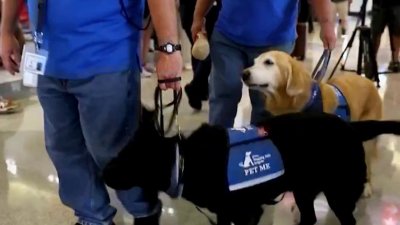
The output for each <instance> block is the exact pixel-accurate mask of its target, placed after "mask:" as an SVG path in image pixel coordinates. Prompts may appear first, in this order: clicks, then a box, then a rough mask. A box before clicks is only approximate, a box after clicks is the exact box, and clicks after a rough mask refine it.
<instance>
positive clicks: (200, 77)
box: [180, 0, 220, 96]
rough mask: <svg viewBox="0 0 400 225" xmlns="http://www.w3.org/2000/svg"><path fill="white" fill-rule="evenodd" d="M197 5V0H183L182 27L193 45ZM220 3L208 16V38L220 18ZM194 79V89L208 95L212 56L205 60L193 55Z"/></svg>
mask: <svg viewBox="0 0 400 225" xmlns="http://www.w3.org/2000/svg"><path fill="white" fill-rule="evenodd" d="M195 7H196V0H181V2H180V15H181V21H182V28H183V29H184V30H185V33H186V35H187V36H188V38H189V40H190V43H191V44H192V45H193V43H194V42H193V39H192V32H191V27H192V23H193V14H194V9H195ZM219 9H220V4H218V6H213V7H212V8H211V9H210V11H209V12H208V14H207V16H206V31H207V36H208V39H209V40H210V37H211V35H212V32H213V30H214V25H215V22H216V21H217V18H218V13H219ZM192 67H193V80H192V82H191V83H190V85H191V86H192V89H193V91H194V92H195V93H196V94H198V95H201V96H204V95H208V77H209V75H210V72H211V57H210V56H208V57H207V58H206V59H205V60H203V61H201V60H197V59H195V58H194V57H193V56H192Z"/></svg>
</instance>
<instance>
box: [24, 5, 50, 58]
mask: <svg viewBox="0 0 400 225" xmlns="http://www.w3.org/2000/svg"><path fill="white" fill-rule="evenodd" d="M46 1H47V0H29V1H28V8H29V14H30V15H31V16H30V21H31V27H32V36H33V41H34V42H35V45H36V50H39V49H40V47H41V45H42V44H43V25H44V23H45V13H46Z"/></svg>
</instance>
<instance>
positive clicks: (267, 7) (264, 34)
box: [216, 0, 298, 47]
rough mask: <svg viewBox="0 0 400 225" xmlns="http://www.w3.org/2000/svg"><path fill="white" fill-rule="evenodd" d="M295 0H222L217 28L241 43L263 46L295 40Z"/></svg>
mask: <svg viewBox="0 0 400 225" xmlns="http://www.w3.org/2000/svg"><path fill="white" fill-rule="evenodd" d="M297 15H298V0H251V1H244V0H222V9H221V11H220V14H219V17H218V21H217V23H216V29H217V31H219V32H220V33H222V34H223V35H224V36H226V37H227V38H228V39H230V40H232V41H233V42H236V43H238V44H241V45H245V46H251V47H264V46H271V45H280V44H286V43H289V42H294V41H295V39H296V24H297Z"/></svg>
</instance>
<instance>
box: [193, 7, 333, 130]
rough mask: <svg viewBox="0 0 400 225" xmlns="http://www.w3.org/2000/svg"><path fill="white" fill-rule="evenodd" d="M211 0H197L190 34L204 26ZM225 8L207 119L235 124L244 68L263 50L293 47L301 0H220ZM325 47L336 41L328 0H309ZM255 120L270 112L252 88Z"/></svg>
mask: <svg viewBox="0 0 400 225" xmlns="http://www.w3.org/2000/svg"><path fill="white" fill-rule="evenodd" d="M212 3H213V0H197V4H196V10H195V13H194V19H193V25H192V38H193V39H194V40H195V39H196V36H197V34H198V33H199V32H202V31H203V30H204V27H203V26H204V16H205V15H206V13H207V10H208V9H209V8H210V6H211V5H212ZM221 4H222V8H221V11H220V12H219V17H218V20H217V22H216V25H215V29H214V32H213V34H212V37H211V53H210V54H211V61H212V72H211V76H210V81H209V82H210V84H209V85H210V87H209V89H210V93H209V104H210V110H209V122H210V123H211V124H214V125H220V126H224V127H232V126H233V123H234V119H235V116H236V111H237V105H238V103H239V101H240V99H241V97H242V81H241V74H242V71H243V69H244V68H245V67H248V66H250V65H251V64H252V63H253V60H254V58H256V57H257V56H258V55H260V54H261V53H263V52H265V51H268V50H281V51H285V52H287V53H288V54H290V53H291V52H292V49H293V46H294V42H295V40H296V24H297V16H298V0H262V1H243V0H222V2H221ZM311 4H312V6H313V8H314V11H315V13H316V16H317V18H318V19H319V23H320V24H321V39H322V41H323V43H324V47H325V48H329V49H333V48H334V46H335V42H336V36H335V32H334V23H333V14H332V13H333V12H332V8H331V7H332V6H331V2H330V0H311ZM250 98H251V103H252V106H253V110H252V119H251V122H252V123H253V124H254V123H256V122H257V121H258V120H259V119H260V118H262V117H264V116H268V115H269V113H268V112H266V111H265V110H264V101H265V99H264V97H263V96H261V94H259V93H258V92H256V91H250Z"/></svg>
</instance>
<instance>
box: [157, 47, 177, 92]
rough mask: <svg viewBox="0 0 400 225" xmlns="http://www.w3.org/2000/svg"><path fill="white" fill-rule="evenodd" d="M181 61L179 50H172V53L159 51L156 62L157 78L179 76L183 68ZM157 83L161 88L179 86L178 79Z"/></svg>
mask: <svg viewBox="0 0 400 225" xmlns="http://www.w3.org/2000/svg"><path fill="white" fill-rule="evenodd" d="M182 61H183V60H182V55H181V53H180V52H174V53H172V54H167V53H163V52H160V53H159V56H158V59H157V63H156V68H157V77H158V80H166V79H173V78H176V77H180V76H181V75H182V68H183V62H182ZM159 85H160V88H161V90H166V89H169V88H172V89H174V90H179V89H180V88H181V85H180V81H176V82H167V83H160V84H159Z"/></svg>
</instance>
